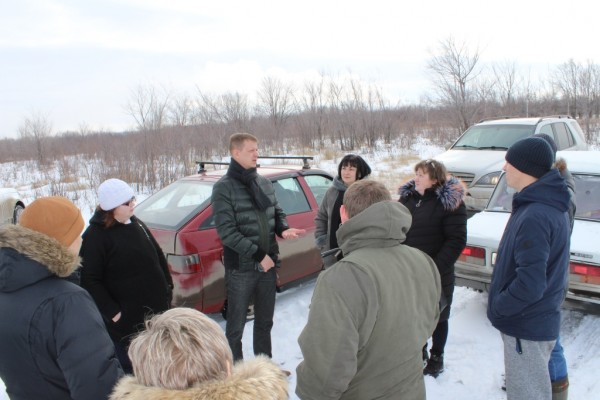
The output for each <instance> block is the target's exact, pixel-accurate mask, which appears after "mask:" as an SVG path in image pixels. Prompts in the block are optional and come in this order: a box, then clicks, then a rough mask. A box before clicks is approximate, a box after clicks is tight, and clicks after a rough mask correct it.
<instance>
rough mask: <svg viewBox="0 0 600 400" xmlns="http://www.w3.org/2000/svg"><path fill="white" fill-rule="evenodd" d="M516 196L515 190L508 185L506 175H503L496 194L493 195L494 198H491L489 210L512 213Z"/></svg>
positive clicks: (495, 190) (495, 191)
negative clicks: (514, 196) (513, 200)
mask: <svg viewBox="0 0 600 400" xmlns="http://www.w3.org/2000/svg"><path fill="white" fill-rule="evenodd" d="M514 194H515V190H514V189H512V188H509V187H508V186H507V185H506V174H505V173H502V175H501V176H500V180H499V181H498V184H497V185H496V188H495V189H494V193H492V197H490V201H489V202H488V205H487V210H491V211H505V212H511V211H512V198H513V195H514Z"/></svg>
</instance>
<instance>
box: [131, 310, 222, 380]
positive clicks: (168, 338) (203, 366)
mask: <svg viewBox="0 0 600 400" xmlns="http://www.w3.org/2000/svg"><path fill="white" fill-rule="evenodd" d="M129 358H130V359H131V363H132V365H133V372H134V374H135V376H136V378H137V380H138V381H139V382H140V383H141V384H143V385H145V386H153V387H161V388H167V389H173V390H183V389H187V388H189V387H191V386H193V385H194V384H195V383H197V382H203V381H207V380H212V379H224V378H226V377H227V376H228V374H229V372H228V371H229V368H231V366H232V365H233V356H232V354H231V350H230V348H229V344H228V343H227V339H226V338H225V334H224V333H223V330H222V329H221V327H220V326H219V324H217V323H216V322H215V321H213V320H212V319H210V318H209V317H207V316H206V315H204V314H202V313H201V312H200V311H197V310H194V309H191V308H173V309H170V310H168V311H165V312H164V313H162V314H159V315H155V316H154V317H152V318H151V319H150V320H148V321H146V330H144V331H143V332H141V333H140V334H139V335H138V336H137V337H136V338H135V339H133V341H132V342H131V345H130V346H129Z"/></svg>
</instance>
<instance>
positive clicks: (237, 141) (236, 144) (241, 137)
mask: <svg viewBox="0 0 600 400" xmlns="http://www.w3.org/2000/svg"><path fill="white" fill-rule="evenodd" d="M246 140H250V141H252V142H254V143H258V139H257V138H256V136H254V135H252V134H250V133H234V134H233V135H231V136H230V137H229V152H230V153H233V149H238V150H241V149H242V147H244V142H245V141H246Z"/></svg>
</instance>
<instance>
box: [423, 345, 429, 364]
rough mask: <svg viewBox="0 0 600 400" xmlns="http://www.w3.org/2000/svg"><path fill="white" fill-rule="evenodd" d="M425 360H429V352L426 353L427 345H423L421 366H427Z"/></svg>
mask: <svg viewBox="0 0 600 400" xmlns="http://www.w3.org/2000/svg"><path fill="white" fill-rule="evenodd" d="M427 361H429V354H428V353H427V345H425V346H423V368H425V367H426V366H427Z"/></svg>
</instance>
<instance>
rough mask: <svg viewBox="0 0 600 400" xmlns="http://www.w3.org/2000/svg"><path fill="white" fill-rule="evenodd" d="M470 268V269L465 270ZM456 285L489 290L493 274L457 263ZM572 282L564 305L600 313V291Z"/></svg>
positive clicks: (573, 308) (569, 307)
mask: <svg viewBox="0 0 600 400" xmlns="http://www.w3.org/2000/svg"><path fill="white" fill-rule="evenodd" d="M465 269H468V270H465ZM455 275H456V278H455V285H456V286H464V287H470V288H473V289H476V290H481V291H485V292H487V291H489V288H490V282H491V274H487V273H485V272H479V271H474V270H473V271H472V270H471V267H465V266H459V265H458V264H457V265H456V272H455ZM574 286H576V285H573V284H570V286H569V291H568V292H567V298H566V300H565V304H564V307H565V308H568V309H571V310H579V311H583V312H587V313H592V314H596V315H600V293H596V292H590V291H581V290H577V289H575V288H574Z"/></svg>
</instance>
